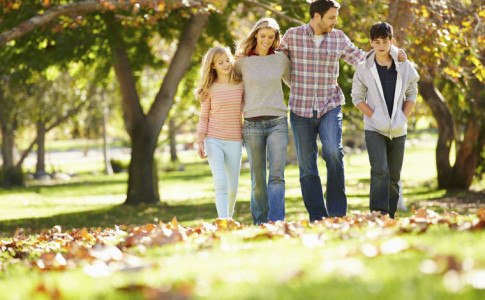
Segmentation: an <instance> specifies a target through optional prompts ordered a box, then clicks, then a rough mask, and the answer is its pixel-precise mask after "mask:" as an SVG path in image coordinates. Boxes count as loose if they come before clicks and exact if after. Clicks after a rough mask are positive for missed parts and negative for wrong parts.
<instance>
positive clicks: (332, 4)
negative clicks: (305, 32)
mask: <svg viewBox="0 0 485 300" xmlns="http://www.w3.org/2000/svg"><path fill="white" fill-rule="evenodd" d="M331 8H336V9H339V8H340V4H339V3H338V2H337V1H335V0H315V1H312V2H311V3H310V18H312V19H313V16H314V15H315V13H317V14H319V15H320V16H322V17H323V15H324V14H325V13H326V12H327V11H329V10H330V9H331Z"/></svg>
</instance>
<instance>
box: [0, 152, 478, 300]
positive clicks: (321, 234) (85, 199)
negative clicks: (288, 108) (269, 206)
mask: <svg viewBox="0 0 485 300" xmlns="http://www.w3.org/2000/svg"><path fill="white" fill-rule="evenodd" d="M410 144H411V145H412V146H410V147H409V148H408V149H407V150H406V157H405V163H404V167H403V172H402V175H403V183H404V196H405V198H406V202H407V204H408V206H409V207H410V206H411V205H413V206H414V207H415V208H416V210H418V208H420V207H424V206H426V207H428V208H429V209H432V210H434V211H436V212H437V213H438V214H437V215H434V214H433V213H432V212H430V211H428V212H426V214H425V216H424V218H423V215H422V214H423V212H425V210H419V211H418V212H416V213H415V214H413V212H411V210H408V211H406V212H399V215H398V219H397V222H394V223H393V222H391V221H389V220H385V219H382V220H381V219H379V218H376V217H375V216H371V215H368V214H364V212H366V211H367V207H368V189H369V165H368V159H367V154H366V153H365V152H364V153H360V154H351V155H348V156H347V157H346V160H345V162H346V188H347V194H348V198H349V217H348V218H345V219H340V220H338V219H335V220H334V219H328V220H326V221H325V222H322V223H319V224H308V223H307V222H306V221H305V220H306V218H307V215H306V210H305V208H304V206H303V203H302V200H301V193H300V189H299V181H298V169H297V167H296V166H287V169H286V173H285V176H286V187H287V192H286V211H287V221H288V223H286V224H275V225H270V226H266V227H255V226H251V225H250V224H251V216H250V212H249V195H250V190H249V189H250V179H249V171H248V167H247V164H244V166H243V170H242V174H241V179H240V187H239V195H238V202H237V205H236V213H235V220H237V221H238V222H241V223H242V224H243V225H244V226H242V227H241V228H238V229H233V230H230V231H226V230H222V229H223V228H224V224H219V226H215V227H214V226H213V225H211V224H212V221H213V219H214V217H215V216H216V212H215V205H214V203H213V202H214V201H213V188H212V179H211V174H210V170H209V168H208V166H207V164H206V163H205V162H201V161H200V160H197V159H196V158H195V156H194V153H184V154H183V155H182V157H181V160H182V162H184V163H185V170H184V171H174V172H160V174H159V177H160V178H159V179H160V184H159V186H160V195H161V198H162V199H161V200H162V202H161V203H160V204H159V205H155V206H141V207H126V206H123V205H122V203H123V200H124V193H125V192H126V179H127V177H126V174H117V175H115V176H111V177H106V176H103V175H93V174H92V173H80V174H79V175H78V176H77V177H74V178H73V179H72V180H71V181H69V182H62V183H61V182H58V183H54V184H49V185H45V184H43V185H42V184H38V183H35V182H29V187H27V188H22V189H14V190H0V211H1V212H2V213H1V214H0V235H1V236H2V238H1V239H0V249H1V251H2V252H0V270H1V274H0V295H2V297H1V298H2V299H192V298H197V299H327V298H328V299H333V298H337V299H365V298H372V299H390V298H392V299H480V298H483V297H485V282H484V278H485V275H484V274H485V273H484V272H485V256H484V254H483V253H485V236H484V235H485V233H484V230H483V226H482V225H481V224H482V223H480V222H485V220H482V221H480V220H481V219H480V218H479V217H477V212H478V210H479V208H480V207H484V206H485V199H484V198H485V193H484V187H485V184H484V183H483V182H477V183H475V184H474V186H473V191H472V192H452V191H444V190H438V189H436V183H435V180H434V177H435V176H436V171H435V167H434V154H433V147H434V144H433V143H418V144H415V145H413V144H412V143H410ZM164 159H165V158H164V157H162V158H161V160H162V161H164ZM320 163H321V166H320V170H321V171H324V166H323V162H322V160H321V159H320ZM58 167H60V168H62V169H63V170H65V171H67V172H76V171H79V170H85V169H84V168H79V169H77V170H76V169H72V170H71V169H69V168H70V167H74V168H76V164H70V165H65V166H58ZM321 175H322V178H325V173H324V172H323V174H321ZM450 210H453V211H455V212H457V213H458V215H457V216H454V215H451V214H448V213H447V211H450ZM420 214H421V215H420ZM174 216H176V218H177V220H178V222H179V223H180V224H181V225H183V227H179V226H177V224H173V223H169V222H170V220H172V218H173V217H174ZM420 218H421V219H420ZM423 220H424V221H423ZM161 222H163V223H161ZM484 224H485V223H484ZM56 225H59V226H60V227H58V226H56ZM115 225H117V226H115ZM137 225H139V226H140V227H136V226H137ZM54 226H56V227H54ZM423 226H424V227H423ZM473 226H475V227H473ZM480 226H481V227H480ZM83 227H86V228H87V229H85V230H78V229H81V228H83ZM49 228H52V229H51V230H50V231H45V230H44V231H43V229H49ZM73 228H74V229H73ZM76 228H77V229H76ZM423 228H424V229H423ZM471 228H475V230H471ZM425 229H426V230H425ZM179 231H180V232H181V235H176V234H175V233H178V232H179ZM420 232H421V233H420ZM130 239H131V240H130ZM133 240H134V241H136V242H134V243H133V244H131V243H130V241H133ZM109 245H116V246H117V247H116V248H113V247H111V246H109ZM120 250H121V251H120ZM51 253H54V254H52V255H51ZM55 253H61V254H62V259H60V260H59V259H57V258H56V259H54V258H53V257H54V256H55ZM96 253H98V254H96ZM100 253H101V254H100ZM110 255H111V256H110ZM107 256H108V258H107ZM63 259H65V260H63ZM49 263H51V264H52V266H51V267H50V268H49V267H45V266H44V265H48V264H49ZM42 266H44V267H42Z"/></svg>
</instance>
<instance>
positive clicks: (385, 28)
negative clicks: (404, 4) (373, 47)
mask: <svg viewBox="0 0 485 300" xmlns="http://www.w3.org/2000/svg"><path fill="white" fill-rule="evenodd" d="M393 36H394V32H393V30H392V26H391V25H390V24H389V23H386V22H377V23H375V24H374V25H372V27H371V28H370V39H371V41H373V40H375V39H379V38H381V39H385V38H389V39H390V40H392V38H393Z"/></svg>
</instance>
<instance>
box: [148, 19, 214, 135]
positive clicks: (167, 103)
mask: <svg viewBox="0 0 485 300" xmlns="http://www.w3.org/2000/svg"><path fill="white" fill-rule="evenodd" d="M208 21H209V15H208V14H196V15H193V16H192V17H191V18H190V20H189V21H188V22H187V25H186V27H185V29H184V31H183V33H182V36H181V37H180V40H179V43H178V45H177V50H176V51H175V54H174V56H173V58H172V62H171V64H170V66H169V68H168V71H167V74H166V75H165V78H164V79H163V82H162V85H161V87H160V90H159V91H158V93H157V95H156V96H155V101H154V102H153V104H152V107H151V108H150V111H149V113H148V118H149V120H150V122H151V123H152V124H156V126H157V127H158V128H157V130H160V129H161V127H162V126H163V123H164V121H165V119H166V118H167V116H168V112H169V111H170V108H171V107H172V104H173V97H174V95H175V93H176V92H177V88H178V86H179V83H180V81H181V80H182V78H183V76H184V75H185V73H186V72H187V70H188V68H189V67H190V61H191V58H192V55H193V53H194V51H195V47H196V44H197V41H198V40H199V38H200V36H201V35H202V32H203V31H204V29H205V27H206V25H207V23H208Z"/></svg>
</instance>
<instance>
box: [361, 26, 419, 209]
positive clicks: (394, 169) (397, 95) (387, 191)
mask: <svg viewBox="0 0 485 300" xmlns="http://www.w3.org/2000/svg"><path fill="white" fill-rule="evenodd" d="M370 40H371V42H370V44H371V46H372V48H373V49H374V51H373V52H371V53H369V54H368V55H367V56H366V59H365V61H363V62H361V63H360V64H359V65H358V66H357V69H356V71H355V74H354V79H353V84H352V102H353V104H354V105H355V106H356V107H357V108H358V109H359V110H360V111H361V112H362V113H363V114H364V130H365V143H366V146H367V152H368V154H369V161H370V165H371V183H370V210H371V211H379V212H381V213H382V214H383V215H385V214H389V216H390V217H391V218H394V215H395V213H396V210H397V203H398V199H399V180H400V177H401V167H402V162H403V158H404V143H405V141H406V131H407V118H408V116H409V114H410V113H411V110H412V108H413V106H414V103H415V102H416V96H417V94H418V89H417V82H418V80H419V76H418V73H417V72H416V70H415V69H414V68H413V66H412V65H411V63H410V62H409V61H404V62H398V60H397V57H396V56H395V54H394V52H391V51H390V48H391V45H392V44H393V29H392V26H391V25H389V24H388V23H386V22H378V23H376V24H374V25H373V26H372V27H371V29H370Z"/></svg>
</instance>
